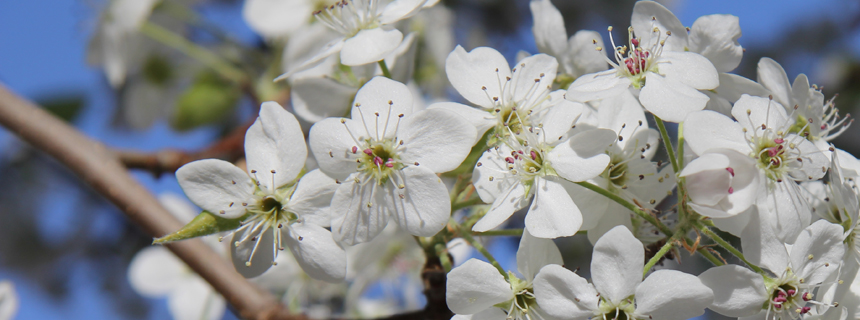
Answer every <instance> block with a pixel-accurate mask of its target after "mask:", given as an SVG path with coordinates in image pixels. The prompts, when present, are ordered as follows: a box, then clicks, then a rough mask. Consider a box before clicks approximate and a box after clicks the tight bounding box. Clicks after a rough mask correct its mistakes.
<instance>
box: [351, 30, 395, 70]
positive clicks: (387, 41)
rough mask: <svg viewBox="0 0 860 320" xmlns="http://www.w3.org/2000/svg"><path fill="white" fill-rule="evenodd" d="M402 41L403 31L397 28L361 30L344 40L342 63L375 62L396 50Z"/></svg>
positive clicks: (354, 64)
mask: <svg viewBox="0 0 860 320" xmlns="http://www.w3.org/2000/svg"><path fill="white" fill-rule="evenodd" d="M400 41H403V33H401V32H400V30H397V29H391V30H385V29H384V28H373V29H364V30H361V31H359V32H358V33H357V34H356V35H354V36H352V37H350V38H347V39H346V41H344V42H343V49H342V50H341V51H340V63H343V64H344V65H347V66H360V65H363V64H368V63H375V62H377V61H379V60H382V59H384V58H385V57H386V56H388V55H389V54H391V53H392V52H394V50H395V49H397V47H398V46H400Z"/></svg>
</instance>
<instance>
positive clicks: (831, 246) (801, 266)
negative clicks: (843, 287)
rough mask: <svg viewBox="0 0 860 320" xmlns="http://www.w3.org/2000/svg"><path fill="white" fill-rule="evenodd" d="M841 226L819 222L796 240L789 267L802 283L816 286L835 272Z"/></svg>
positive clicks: (841, 251) (840, 249) (840, 252)
mask: <svg viewBox="0 0 860 320" xmlns="http://www.w3.org/2000/svg"><path fill="white" fill-rule="evenodd" d="M842 239H843V236H842V226H840V225H838V224H832V223H830V222H827V221H825V220H818V221H816V222H815V223H813V224H812V225H810V226H809V227H807V228H806V229H804V230H803V231H802V232H801V233H800V235H798V236H797V241H795V242H794V246H792V247H791V253H790V256H791V266H792V268H793V269H794V272H795V273H796V274H797V276H798V277H800V278H803V280H804V282H805V283H809V284H817V283H821V282H823V281H824V280H825V279H827V277H828V276H830V274H832V273H833V272H836V271H837V269H838V268H839V265H840V264H841V263H842V259H843V258H842V257H843V255H844V254H845V246H843V245H842Z"/></svg>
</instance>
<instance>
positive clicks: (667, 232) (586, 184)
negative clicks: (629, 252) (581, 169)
mask: <svg viewBox="0 0 860 320" xmlns="http://www.w3.org/2000/svg"><path fill="white" fill-rule="evenodd" d="M575 183H576V184H578V185H580V186H583V187H585V188H587V189H589V190H591V191H594V192H597V193H599V194H600V195H602V196H604V197H607V198H609V199H612V201H615V202H616V203H618V204H620V205H622V206H623V207H625V208H627V209H628V210H630V211H633V213H635V214H636V215H638V216H639V217H641V218H642V219H645V221H648V222H649V223H651V224H652V225H654V226H655V227H657V229H660V232H663V234H665V235H666V236H668V237H671V236H672V235H673V234H674V232H672V230H671V229H669V227H666V225H664V224H663V223H662V222H660V220H657V218H656V217H654V216H652V215H651V214H649V213H647V212H645V211H644V210H642V209H641V208H639V207H638V206H636V205H634V204H632V203H630V201H627V200H624V198H621V197H620V196H618V195H616V194H614V193H612V192H609V191H607V190H606V189H603V188H601V187H599V186H597V185H594V184H591V183H589V182H586V181H582V182H575Z"/></svg>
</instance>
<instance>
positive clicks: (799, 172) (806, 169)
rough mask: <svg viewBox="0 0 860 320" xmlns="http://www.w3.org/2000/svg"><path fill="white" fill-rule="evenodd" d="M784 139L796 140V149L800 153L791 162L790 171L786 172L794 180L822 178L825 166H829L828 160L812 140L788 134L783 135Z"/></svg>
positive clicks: (825, 170)
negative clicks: (795, 159)
mask: <svg viewBox="0 0 860 320" xmlns="http://www.w3.org/2000/svg"><path fill="white" fill-rule="evenodd" d="M785 140H786V141H797V144H796V147H797V149H796V151H797V152H798V153H800V157H798V158H797V160H801V161H792V162H791V167H790V168H791V171H789V172H788V174H789V175H790V176H791V177H792V178H793V179H794V180H795V181H809V180H818V179H821V178H824V174H825V173H826V172H827V168H828V167H829V166H830V160H829V159H828V157H827V156H826V155H824V154H823V153H821V151H820V150H819V149H818V147H816V146H815V144H814V143H812V141H809V140H807V139H805V138H801V137H800V136H797V135H794V134H790V135H788V136H786V137H785Z"/></svg>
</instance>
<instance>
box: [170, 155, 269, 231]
mask: <svg viewBox="0 0 860 320" xmlns="http://www.w3.org/2000/svg"><path fill="white" fill-rule="evenodd" d="M176 180H179V186H181V187H182V191H185V195H186V196H188V199H190V200H191V202H194V204H196V205H197V206H198V207H200V208H202V209H203V210H206V211H209V212H211V213H213V214H217V215H219V216H221V217H224V218H228V219H234V218H238V217H241V216H242V215H244V214H245V207H243V206H241V205H238V204H240V203H242V202H243V201H246V202H247V201H248V199H250V198H251V193H252V192H253V191H254V184H253V182H251V179H250V178H248V174H247V173H245V172H244V171H242V169H239V168H238V167H236V166H234V165H233V164H232V163H229V162H227V161H223V160H216V159H206V160H198V161H194V162H191V163H189V164H186V165H184V166H182V167H180V168H179V169H178V170H176ZM221 212H223V213H221Z"/></svg>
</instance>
